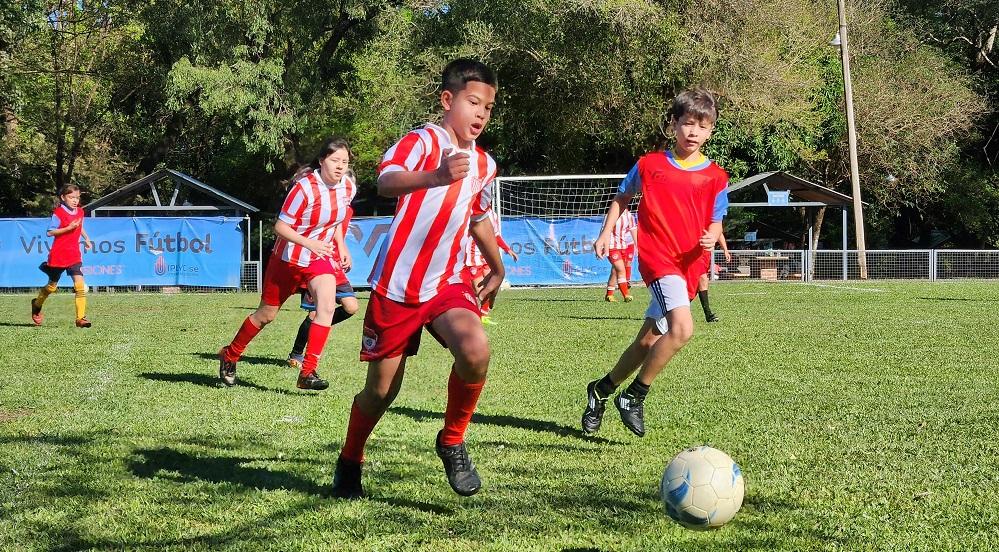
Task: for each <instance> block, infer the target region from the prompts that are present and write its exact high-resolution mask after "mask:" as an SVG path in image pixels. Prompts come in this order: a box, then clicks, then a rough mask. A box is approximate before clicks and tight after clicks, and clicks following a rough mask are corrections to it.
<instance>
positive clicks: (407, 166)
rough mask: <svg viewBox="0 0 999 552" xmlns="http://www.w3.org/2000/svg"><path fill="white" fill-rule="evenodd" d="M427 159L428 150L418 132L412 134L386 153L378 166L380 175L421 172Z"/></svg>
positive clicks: (404, 137)
mask: <svg viewBox="0 0 999 552" xmlns="http://www.w3.org/2000/svg"><path fill="white" fill-rule="evenodd" d="M426 157H427V148H426V145H425V144H424V143H423V139H422V138H421V136H420V133H419V132H418V131H413V132H410V133H409V134H407V135H405V136H403V137H402V139H401V140H399V141H398V142H396V143H395V145H394V146H392V147H391V148H389V149H388V151H386V152H385V155H384V157H382V162H381V163H380V164H379V165H378V174H379V175H382V174H384V173H389V172H395V171H417V170H420V169H421V168H422V166H423V164H424V161H425V160H426Z"/></svg>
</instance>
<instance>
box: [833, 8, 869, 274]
mask: <svg viewBox="0 0 999 552" xmlns="http://www.w3.org/2000/svg"><path fill="white" fill-rule="evenodd" d="M837 8H838V9H839V35H838V38H839V40H840V46H839V47H840V50H839V51H840V56H841V57H842V60H843V92H844V94H845V96H846V129H847V137H848V142H849V145H850V183H851V184H852V186H853V224H854V226H855V227H856V229H855V234H856V236H857V267H858V268H859V269H860V279H862V280H866V279H867V246H866V244H865V240H864V202H863V201H862V200H861V199H860V171H859V169H858V168H857V126H856V122H855V121H854V119H853V83H852V82H851V80H850V48H849V45H848V44H849V42H848V40H847V33H846V5H845V0H837Z"/></svg>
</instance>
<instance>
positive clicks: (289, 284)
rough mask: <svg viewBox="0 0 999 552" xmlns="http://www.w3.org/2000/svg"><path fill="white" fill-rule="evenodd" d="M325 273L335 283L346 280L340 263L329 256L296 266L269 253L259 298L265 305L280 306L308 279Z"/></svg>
mask: <svg viewBox="0 0 999 552" xmlns="http://www.w3.org/2000/svg"><path fill="white" fill-rule="evenodd" d="M325 274H332V275H333V276H335V277H336V281H337V284H340V283H341V282H346V281H347V275H346V274H344V272H343V268H341V267H340V263H337V262H335V261H333V259H332V258H330V257H321V258H319V259H315V260H313V261H312V262H311V263H309V266H298V265H297V264H291V263H289V262H286V261H282V260H281V257H279V256H277V255H271V259H270V261H268V262H267V271H266V273H265V274H264V289H263V290H262V292H261V294H260V299H261V301H263V303H264V304H265V305H270V306H272V307H280V306H281V305H283V304H284V302H285V301H286V300H287V299H288V298H289V297H291V296H292V295H294V294H296V293H298V290H300V289H301V288H302V287H303V286H305V285H306V284H308V283H309V281H310V280H312V279H313V278H315V277H316V276H322V275H325Z"/></svg>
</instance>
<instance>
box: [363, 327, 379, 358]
mask: <svg viewBox="0 0 999 552" xmlns="http://www.w3.org/2000/svg"><path fill="white" fill-rule="evenodd" d="M377 345H378V334H376V333H375V331H374V330H372V329H371V328H368V327H365V328H364V331H363V333H362V334H361V348H362V349H364V350H365V351H369V352H370V351H372V350H374V348H375V346H377Z"/></svg>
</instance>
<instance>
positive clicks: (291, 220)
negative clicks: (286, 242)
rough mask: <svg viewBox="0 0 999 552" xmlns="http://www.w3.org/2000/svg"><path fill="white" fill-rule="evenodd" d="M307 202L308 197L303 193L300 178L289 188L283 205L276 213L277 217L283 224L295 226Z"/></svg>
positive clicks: (300, 218)
mask: <svg viewBox="0 0 999 552" xmlns="http://www.w3.org/2000/svg"><path fill="white" fill-rule="evenodd" d="M307 204H308V198H307V197H306V195H305V189H304V185H303V184H302V181H301V180H300V181H298V182H296V183H295V184H294V185H292V187H291V190H289V191H288V197H286V198H285V199H284V205H282V206H281V213H280V214H279V215H278V219H279V220H280V221H281V222H284V223H285V224H288V225H291V226H295V225H296V224H297V223H298V222H299V221H300V220H302V213H304V212H305V207H306V205H307Z"/></svg>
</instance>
